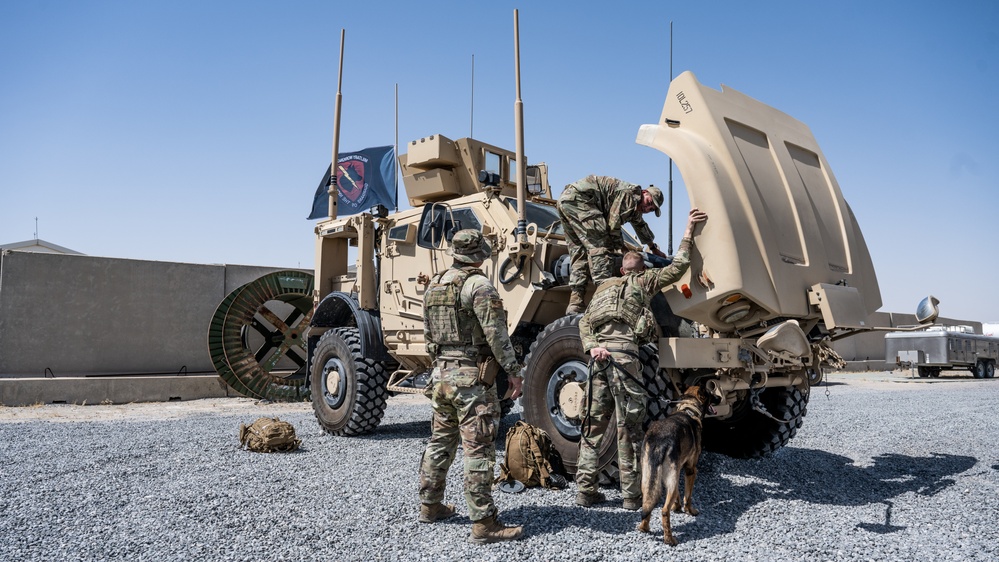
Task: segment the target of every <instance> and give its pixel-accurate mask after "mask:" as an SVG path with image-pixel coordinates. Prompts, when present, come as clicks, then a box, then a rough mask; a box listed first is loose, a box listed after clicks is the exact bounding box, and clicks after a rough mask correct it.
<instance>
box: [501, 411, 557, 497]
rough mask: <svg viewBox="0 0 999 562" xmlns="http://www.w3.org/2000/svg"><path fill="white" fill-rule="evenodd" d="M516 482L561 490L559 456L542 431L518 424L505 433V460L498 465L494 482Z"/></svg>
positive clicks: (529, 425)
mask: <svg viewBox="0 0 999 562" xmlns="http://www.w3.org/2000/svg"><path fill="white" fill-rule="evenodd" d="M513 480H517V481H519V482H521V483H523V484H524V486H527V487H528V488H530V487H534V486H544V487H545V488H564V487H565V485H566V480H565V468H564V467H563V466H562V456H561V455H559V453H558V450H556V449H555V446H554V445H553V444H552V440H551V438H550V437H548V434H547V433H545V432H544V430H542V429H539V428H537V427H534V426H533V425H531V424H529V423H527V422H525V421H518V422H517V424H516V425H514V426H513V427H511V428H510V430H509V431H508V432H507V433H506V457H505V458H504V459H503V464H501V465H500V475H499V478H497V479H496V481H497V482H511V481H513Z"/></svg>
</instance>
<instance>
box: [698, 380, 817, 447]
mask: <svg viewBox="0 0 999 562" xmlns="http://www.w3.org/2000/svg"><path fill="white" fill-rule="evenodd" d="M760 401H761V402H763V406H764V407H765V408H766V410H767V411H768V412H770V414H771V415H773V416H774V417H775V418H777V419H779V420H783V421H785V422H786V423H780V422H777V421H775V420H772V419H770V418H768V417H766V416H764V415H763V414H761V413H759V412H757V411H755V410H753V409H752V408H751V407H750V405H749V400H748V398H747V399H744V400H741V401H739V403H737V404H736V406H735V412H734V413H733V415H732V417H730V418H727V419H724V420H713V419H710V418H709V419H706V420H704V447H705V448H706V449H707V450H709V451H714V452H716V453H721V454H723V455H728V456H730V457H735V458H740V459H754V458H760V457H766V456H769V455H771V454H772V453H773V452H774V451H776V450H777V449H780V448H781V447H783V446H784V445H787V443H788V441H790V440H791V439H792V438H793V437H794V436H795V435H796V434H797V433H798V428H800V427H801V422H802V418H804V417H805V414H806V413H807V410H808V409H807V406H808V393H807V392H802V391H801V390H799V389H797V388H795V387H793V386H792V387H783V388H768V389H766V390H764V391H763V392H762V393H761V395H760Z"/></svg>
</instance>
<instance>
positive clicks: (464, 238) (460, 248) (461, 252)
mask: <svg viewBox="0 0 999 562" xmlns="http://www.w3.org/2000/svg"><path fill="white" fill-rule="evenodd" d="M448 251H449V252H450V253H451V255H452V256H453V257H454V261H457V262H461V263H478V262H480V261H486V258H488V257H489V254H491V253H492V248H490V247H489V243H488V242H486V240H485V238H483V237H482V233H481V232H479V231H478V230H472V229H471V228H466V229H465V230H459V231H458V232H456V233H455V235H454V237H452V238H451V248H450V250H448Z"/></svg>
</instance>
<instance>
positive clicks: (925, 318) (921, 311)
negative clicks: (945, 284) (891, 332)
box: [916, 295, 940, 324]
mask: <svg viewBox="0 0 999 562" xmlns="http://www.w3.org/2000/svg"><path fill="white" fill-rule="evenodd" d="M938 304H940V301H939V300H938V299H937V298H936V297H934V296H933V295H930V296H928V297H926V298H925V299H923V300H921V301H919V306H917V307H916V322H919V323H920V324H932V323H933V321H934V320H936V319H937V316H940V309H939V308H937V305H938Z"/></svg>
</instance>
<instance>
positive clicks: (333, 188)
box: [326, 28, 347, 219]
mask: <svg viewBox="0 0 999 562" xmlns="http://www.w3.org/2000/svg"><path fill="white" fill-rule="evenodd" d="M346 33H347V30H346V29H343V28H341V29H340V69H339V71H338V73H337V80H336V106H335V107H334V108H333V156H332V158H331V159H330V186H329V189H327V191H326V193H327V194H329V218H331V219H335V218H336V203H337V196H338V195H337V185H336V168H337V155H339V153H340V103H341V100H342V99H343V96H341V94H340V86H341V85H342V84H343V40H344V36H345V35H346Z"/></svg>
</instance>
